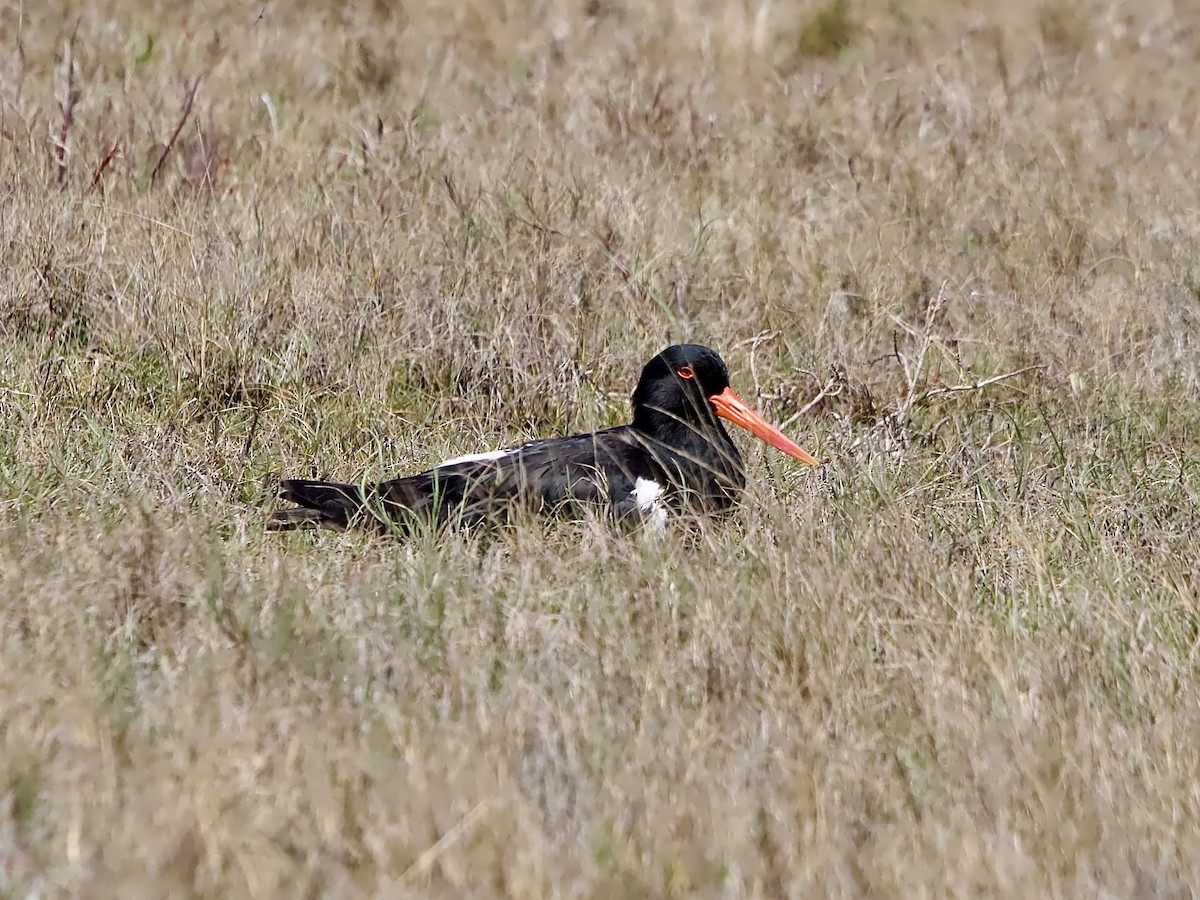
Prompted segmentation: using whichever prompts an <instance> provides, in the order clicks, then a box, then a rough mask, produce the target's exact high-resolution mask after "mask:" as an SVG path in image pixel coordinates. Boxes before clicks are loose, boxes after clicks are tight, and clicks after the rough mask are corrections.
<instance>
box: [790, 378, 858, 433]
mask: <svg viewBox="0 0 1200 900" xmlns="http://www.w3.org/2000/svg"><path fill="white" fill-rule="evenodd" d="M831 368H832V367H831ZM845 386H846V379H845V378H843V377H842V373H841V372H839V371H838V370H837V369H833V376H832V377H831V378H830V379H829V380H828V381H827V382H825V384H823V385H822V386H821V390H820V391H819V392H818V393H817V396H815V397H813V398H812V399H811V400H809V401H808V402H807V403H805V404H804V405H803V406H802V407H800V408H799V409H798V410H796V411H795V412H794V413H792V414H791V415H790V416H788V417H787V419H786V420H784V422H783V424H782V425H780V426H779V427H780V428H787V427H789V426H791V425H792V424H793V423H795V422H797V421H799V420H800V419H802V418H804V416H806V415H808V413H809V411H810V410H812V409H813V407H815V406H816V405H817V404H818V403H820V402H821V401H822V400H824V399H825V398H826V397H836V396H837V395H838V394H840V393H841V392H842V388H843V387H845Z"/></svg>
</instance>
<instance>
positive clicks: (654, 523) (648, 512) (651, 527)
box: [629, 478, 667, 537]
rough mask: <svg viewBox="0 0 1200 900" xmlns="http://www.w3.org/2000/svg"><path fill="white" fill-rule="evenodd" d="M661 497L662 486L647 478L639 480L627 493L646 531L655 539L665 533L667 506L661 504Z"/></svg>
mask: <svg viewBox="0 0 1200 900" xmlns="http://www.w3.org/2000/svg"><path fill="white" fill-rule="evenodd" d="M662 495H663V486H662V485H661V484H659V483H658V482H657V481H652V480H650V479H649V478H639V479H638V480H637V481H635V482H634V483H633V490H632V491H630V492H629V496H630V497H632V498H633V502H634V503H636V504H637V505H638V509H639V510H641V512H642V517H643V519H644V520H645V522H646V529H647V530H648V531H649V532H650V533H651V534H653V535H655V536H656V537H659V536H662V535H664V534H666V533H667V504H665V503H663V500H662Z"/></svg>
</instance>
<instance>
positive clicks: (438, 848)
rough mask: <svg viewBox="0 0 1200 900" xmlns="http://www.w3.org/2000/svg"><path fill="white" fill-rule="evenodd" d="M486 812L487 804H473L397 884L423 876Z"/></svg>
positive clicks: (405, 871)
mask: <svg viewBox="0 0 1200 900" xmlns="http://www.w3.org/2000/svg"><path fill="white" fill-rule="evenodd" d="M487 810H488V802H487V801H486V800H481V801H480V802H479V803H476V804H475V807H474V809H472V810H471V811H470V812H469V813H467V814H466V815H465V816H463V817H462V818H461V819H459V820H458V821H457V822H455V823H454V825H453V827H451V828H450V830H449V831H447V832H446V833H445V834H443V835H442V836H441V837H440V838H438V839H437V841H436V842H435V843H434V844H433V846H432V847H429V848H428V849H427V850H426V851H425V852H424V853H422V854H421V855H420V856H418V857H417V858H416V860H415V861H414V862H413V864H412V865H411V866H409V867H408V868H407V869H405V870H404V872H403V873H402V874H401V875H400V879H399V883H400V884H403V883H404V882H406V881H408V879H409V878H410V877H414V876H419V875H424V874H425V873H426V872H428V871H429V869H430V868H431V867H432V866H433V864H434V863H435V862H437V860H438V857H439V856H441V855H442V854H443V853H444V852H445V851H446V848H448V847H449V846H450V845H451V844H453V843H454V842H455V841H457V840H458V839H459V838H460V837H462V836H463V834H464V833H465V832H466V831H467V830H468V829H470V827H471V826H472V825H474V824H475V822H476V821H478V819H479V818H480V817H481V816H482V815H483V814H484V813H485V812H487Z"/></svg>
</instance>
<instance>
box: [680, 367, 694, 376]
mask: <svg viewBox="0 0 1200 900" xmlns="http://www.w3.org/2000/svg"><path fill="white" fill-rule="evenodd" d="M675 374H676V375H678V376H679V377H680V378H695V377H696V373H695V372H693V371H692V367H691V366H680V367H679V368H678V369H676V370H675Z"/></svg>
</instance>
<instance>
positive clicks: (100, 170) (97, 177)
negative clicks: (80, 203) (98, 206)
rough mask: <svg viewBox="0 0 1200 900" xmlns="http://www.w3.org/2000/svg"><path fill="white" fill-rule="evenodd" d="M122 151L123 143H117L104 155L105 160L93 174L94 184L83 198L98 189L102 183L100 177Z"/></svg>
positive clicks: (90, 185) (101, 161)
mask: <svg viewBox="0 0 1200 900" xmlns="http://www.w3.org/2000/svg"><path fill="white" fill-rule="evenodd" d="M120 151H121V142H120V141H115V142H114V143H113V145H112V146H111V147H109V148H108V152H107V153H105V154H104V158H103V159H102V160H100V165H98V166H96V170H95V171H94V172H92V183H91V184H89V185H88V189H87V190H86V191H84V192H83V196H85V197H86V196H87V195H88V194H90V193H91V192H92V191H94V190H95V189H96V185H98V184H99V183H100V176H101V175H103V174H104V170H105V169H107V168H108V165H109V163H111V162H112V161H113V159H114V158H115V157H116V155H117V154H118V153H119V152H120Z"/></svg>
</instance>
